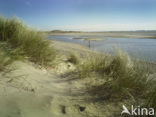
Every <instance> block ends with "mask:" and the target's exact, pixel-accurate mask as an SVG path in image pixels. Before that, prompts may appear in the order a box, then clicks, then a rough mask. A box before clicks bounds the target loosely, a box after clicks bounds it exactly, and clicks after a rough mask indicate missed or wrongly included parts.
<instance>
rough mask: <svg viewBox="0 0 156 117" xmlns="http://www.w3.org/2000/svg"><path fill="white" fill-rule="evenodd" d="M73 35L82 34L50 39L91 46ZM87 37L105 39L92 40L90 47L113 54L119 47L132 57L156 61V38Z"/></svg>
mask: <svg viewBox="0 0 156 117" xmlns="http://www.w3.org/2000/svg"><path fill="white" fill-rule="evenodd" d="M73 37H80V36H77V35H75V36H73V35H69V36H67V35H50V36H48V39H53V40H57V41H63V42H71V43H76V44H81V45H84V46H86V47H89V41H86V40H83V39H72V38H73ZM81 37H82V36H81ZM84 37H86V36H84ZM87 37H89V38H100V39H103V41H90V49H92V50H97V51H100V52H106V53H112V54H113V53H114V52H115V51H116V49H117V48H119V49H121V50H123V51H125V52H127V53H128V54H129V55H130V56H131V57H132V58H136V59H141V60H146V61H150V62H156V54H155V53H156V39H137V38H111V37H104V36H101V35H99V36H97V35H96V36H87Z"/></svg>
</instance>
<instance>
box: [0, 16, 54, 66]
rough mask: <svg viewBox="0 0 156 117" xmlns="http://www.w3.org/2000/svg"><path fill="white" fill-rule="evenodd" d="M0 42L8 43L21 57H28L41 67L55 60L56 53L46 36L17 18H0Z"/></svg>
mask: <svg viewBox="0 0 156 117" xmlns="http://www.w3.org/2000/svg"><path fill="white" fill-rule="evenodd" d="M0 41H1V42H2V41H5V42H8V43H9V44H10V45H11V47H12V49H17V50H18V52H19V53H20V55H23V56H27V57H28V58H29V60H30V61H32V62H35V63H37V64H40V65H44V66H47V65H50V64H51V63H52V61H53V60H54V59H55V55H56V52H55V50H54V49H53V48H52V47H50V43H49V42H48V41H47V40H46V39H45V36H44V35H43V34H42V33H40V32H37V31H35V30H33V29H31V28H29V27H27V26H26V25H25V24H24V23H23V22H21V21H19V20H18V19H16V18H13V19H5V18H3V17H0Z"/></svg>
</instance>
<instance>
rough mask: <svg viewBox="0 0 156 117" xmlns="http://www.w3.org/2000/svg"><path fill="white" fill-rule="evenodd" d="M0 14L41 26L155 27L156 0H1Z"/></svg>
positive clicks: (78, 28) (94, 28)
mask: <svg viewBox="0 0 156 117" xmlns="http://www.w3.org/2000/svg"><path fill="white" fill-rule="evenodd" d="M0 15H2V16H4V17H8V18H11V17H15V16H16V17H18V18H19V19H21V20H23V21H24V22H25V23H26V24H28V25H29V26H31V27H34V28H36V29H39V30H74V31H122V30H123V31H125V30H156V0H0Z"/></svg>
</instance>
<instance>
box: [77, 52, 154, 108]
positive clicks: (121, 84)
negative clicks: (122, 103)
mask: <svg viewBox="0 0 156 117" xmlns="http://www.w3.org/2000/svg"><path fill="white" fill-rule="evenodd" d="M76 73H77V74H78V75H76V77H77V78H90V77H93V76H94V77H95V79H100V78H101V79H105V80H104V81H105V82H103V83H101V84H99V85H95V86H93V85H91V84H88V85H87V92H88V93H89V94H91V95H93V96H97V97H99V98H100V99H106V100H116V101H117V100H118V101H119V100H125V99H127V100H131V99H132V100H133V101H138V100H140V101H141V100H144V103H143V104H144V105H146V106H147V105H149V106H152V107H155V105H156V102H155V99H156V95H155V93H156V88H154V87H155V81H153V80H148V77H149V71H148V70H147V69H144V68H138V67H137V62H134V61H133V60H131V59H130V57H129V56H128V55H127V54H125V53H122V52H119V53H118V54H117V55H116V56H106V55H103V54H100V55H99V54H97V55H95V56H89V57H87V59H86V60H84V62H83V63H82V64H81V65H78V67H77V71H76ZM93 74H94V75H93ZM149 100H150V101H149Z"/></svg>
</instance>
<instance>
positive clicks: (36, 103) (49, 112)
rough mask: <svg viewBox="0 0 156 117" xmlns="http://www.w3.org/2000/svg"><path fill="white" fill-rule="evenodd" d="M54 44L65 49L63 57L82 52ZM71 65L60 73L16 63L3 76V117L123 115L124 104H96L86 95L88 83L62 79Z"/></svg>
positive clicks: (0, 81) (0, 84)
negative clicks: (71, 52) (68, 53)
mask: <svg viewBox="0 0 156 117" xmlns="http://www.w3.org/2000/svg"><path fill="white" fill-rule="evenodd" d="M54 44H55V46H57V49H58V50H60V48H62V49H63V48H64V52H63V53H66V52H68V51H69V50H71V48H72V50H74V49H75V51H77V52H80V46H78V45H77V46H76V45H75V46H71V45H70V44H65V43H60V42H55V43H54ZM76 48H77V49H76ZM83 51H86V48H82V49H81V52H83ZM87 51H88V50H87ZM81 52H80V53H81ZM62 56H63V55H62ZM68 64H69V63H60V67H59V69H56V68H54V69H52V70H46V69H43V68H42V69H40V68H39V67H38V66H36V65H34V64H32V63H30V62H20V61H17V62H14V63H13V64H12V65H11V68H12V71H11V72H8V73H6V74H3V73H0V117H109V116H112V115H114V114H117V115H120V107H121V105H122V104H120V103H113V102H112V103H110V102H109V103H108V102H96V100H93V99H92V97H91V96H89V95H88V94H87V93H85V86H86V83H87V82H89V81H88V79H86V80H81V79H72V77H67V76H61V75H60V73H62V71H63V72H65V71H66V70H67V69H68V67H67V66H68ZM62 69H63V70H62ZM58 70H60V71H61V72H58ZM56 72H57V74H56ZM116 107H118V108H116Z"/></svg>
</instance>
